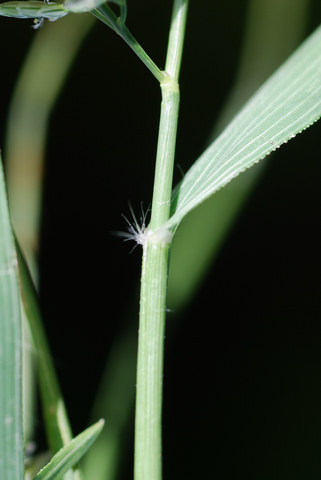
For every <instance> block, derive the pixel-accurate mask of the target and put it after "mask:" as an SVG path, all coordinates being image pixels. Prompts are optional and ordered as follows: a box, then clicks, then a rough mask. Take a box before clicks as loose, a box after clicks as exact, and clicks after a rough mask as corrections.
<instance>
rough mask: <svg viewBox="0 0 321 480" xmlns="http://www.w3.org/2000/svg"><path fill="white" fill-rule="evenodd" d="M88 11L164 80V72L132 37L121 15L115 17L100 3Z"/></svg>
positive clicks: (108, 8) (160, 79) (107, 7)
mask: <svg viewBox="0 0 321 480" xmlns="http://www.w3.org/2000/svg"><path fill="white" fill-rule="evenodd" d="M90 13H92V14H93V15H94V16H95V17H97V18H98V19H99V20H101V21H102V22H103V23H105V24H106V25H108V27H110V28H111V29H112V30H114V32H116V33H117V34H118V35H119V36H120V37H121V38H122V39H123V40H124V41H125V42H126V43H127V45H129V47H130V48H131V49H132V50H133V51H134V52H135V53H136V55H137V56H138V58H140V60H141V61H142V62H143V63H144V64H145V65H146V67H147V68H148V69H149V70H150V71H151V72H152V74H153V75H154V77H155V78H156V79H157V80H158V81H159V82H162V81H163V80H164V72H162V71H161V70H160V69H159V68H158V67H157V65H156V64H155V63H154V62H153V60H152V59H151V58H150V57H149V56H148V55H147V53H146V52H145V50H144V49H143V48H142V47H141V46H140V45H139V43H138V42H137V40H136V39H135V38H134V37H133V35H132V34H131V33H130V31H129V30H128V28H127V27H126V25H125V24H124V23H123V21H122V19H121V17H117V15H116V14H115V13H114V12H113V10H112V9H111V8H110V7H109V6H108V5H106V4H105V5H101V6H100V7H99V8H96V9H95V10H92V11H91V12H90Z"/></svg>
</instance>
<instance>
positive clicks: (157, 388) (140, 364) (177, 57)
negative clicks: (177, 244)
mask: <svg viewBox="0 0 321 480" xmlns="http://www.w3.org/2000/svg"><path fill="white" fill-rule="evenodd" d="M187 6H188V0H175V1H174V7H173V15H172V22H171V29H170V35H169V42H168V50H167V61H166V77H165V81H163V82H161V89H162V106H161V118H160V126H159V138H158V146H157V157H156V170H155V182H154V193H153V202H152V213H151V222H150V225H149V228H148V231H149V233H151V234H150V235H148V234H146V242H145V244H144V251H143V263H142V276H141V296H140V324H139V342H138V359H137V382H136V383H137V393H136V419H135V475H134V478H135V480H160V479H161V478H162V435H161V419H162V378H163V351H164V328H165V312H166V287H167V274H168V253H169V248H170V241H171V234H170V232H164V231H162V229H161V227H162V225H163V223H164V222H165V221H166V220H167V219H168V217H169V209H170V198H171V190H172V176H173V164H174V155H175V144H176V131H177V120H178V108H179V88H178V77H179V70H180V64H181V57H182V47H183V41H184V32H185V23H186V14H187Z"/></svg>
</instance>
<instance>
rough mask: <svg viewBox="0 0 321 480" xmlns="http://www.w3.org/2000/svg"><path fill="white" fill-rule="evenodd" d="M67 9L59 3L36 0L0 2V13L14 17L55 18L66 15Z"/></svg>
mask: <svg viewBox="0 0 321 480" xmlns="http://www.w3.org/2000/svg"><path fill="white" fill-rule="evenodd" d="M67 13H68V10H67V9H66V8H65V7H64V6H63V5H62V4H61V3H54V2H48V3H46V2H41V1H37V0H31V1H22V2H4V3H0V15H1V16H3V17H14V18H38V17H41V18H48V19H49V20H57V19H58V18H61V17H64V16H65V15H67Z"/></svg>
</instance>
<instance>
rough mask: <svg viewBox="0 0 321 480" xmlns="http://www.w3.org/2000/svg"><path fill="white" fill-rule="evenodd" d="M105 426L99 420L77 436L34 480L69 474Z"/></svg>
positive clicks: (47, 479)
mask: <svg viewBox="0 0 321 480" xmlns="http://www.w3.org/2000/svg"><path fill="white" fill-rule="evenodd" d="M103 426H104V420H99V421H98V422H97V423H95V424H94V425H92V426H91V427H89V428H87V429H86V430H84V431H83V432H82V433H80V434H79V435H77V437H75V438H74V439H73V440H72V441H71V442H70V443H68V444H67V445H66V446H65V447H63V448H62V449H61V450H59V452H57V453H56V455H54V456H53V457H52V459H51V460H50V462H49V463H47V465H46V466H45V467H43V468H42V469H41V470H40V471H39V472H38V473H37V475H35V477H34V478H33V480H53V479H54V478H56V477H57V476H58V475H62V474H64V473H65V472H67V471H68V470H69V469H70V468H72V467H73V466H74V465H75V464H76V463H77V462H78V461H79V460H80V458H81V457H82V456H83V455H84V454H85V453H86V451H87V450H88V448H89V447H90V446H91V444H92V443H93V442H94V441H95V440H96V438H97V437H98V435H99V434H100V432H101V430H102V428H103Z"/></svg>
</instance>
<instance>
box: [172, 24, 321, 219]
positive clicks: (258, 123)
mask: <svg viewBox="0 0 321 480" xmlns="http://www.w3.org/2000/svg"><path fill="white" fill-rule="evenodd" d="M320 116H321V27H319V28H318V29H317V30H316V31H315V32H314V33H313V34H312V35H311V36H310V37H309V38H308V39H307V40H306V41H305V42H304V43H303V44H302V45H301V47H299V49H297V51H296V52H295V53H294V54H293V55H292V56H291V57H290V58H289V59H288V60H287V61H286V62H285V63H284V64H283V65H282V66H281V67H280V68H279V69H278V70H277V71H276V73H275V74H274V75H272V76H271V77H270V79H268V80H267V82H265V84H263V86H262V87H261V88H260V89H259V90H258V92H257V93H256V94H255V95H254V96H253V97H252V99H250V100H249V102H248V103H247V104H246V105H245V107H244V108H243V109H242V110H241V111H240V113H239V114H238V115H237V116H236V117H235V118H234V120H233V121H232V122H231V123H230V124H229V125H228V127H227V128H226V129H225V130H224V131H223V133H222V134H221V135H220V136H219V137H218V138H217V139H216V140H215V141H214V142H213V143H212V144H211V145H210V146H209V148H208V149H207V150H205V152H204V153H203V154H202V155H201V156H200V158H199V159H198V160H197V161H196V162H195V164H194V165H193V166H192V167H191V168H190V170H189V171H188V172H187V174H186V176H185V177H184V179H183V181H182V182H181V184H180V185H178V187H177V188H176V190H175V191H174V193H173V198H172V216H171V217H170V219H169V220H168V221H167V222H166V224H165V226H166V227H167V228H174V227H175V226H176V225H178V224H179V223H180V221H181V220H182V218H183V217H184V216H185V215H186V214H187V213H188V212H189V211H191V210H192V209H193V208H195V207H196V206H197V205H199V204H200V203H202V202H203V201H204V200H205V199H206V198H208V197H210V196H211V195H212V194H213V193H215V192H216V191H217V190H218V189H220V188H222V187H223V186H224V185H226V184H227V183H228V182H229V181H231V180H232V179H233V178H235V177H236V176H237V175H239V174H240V173H241V172H242V171H244V170H246V169H247V168H249V167H251V166H252V165H254V164H255V163H257V162H258V161H260V160H261V159H263V158H264V157H265V156H267V155H269V154H270V153H271V152H272V151H274V150H276V149H277V148H278V147H279V146H281V145H282V144H283V143H286V142H287V141H288V140H290V139H291V138H294V137H295V135H296V134H298V133H300V132H302V131H303V130H305V129H306V128H308V127H309V126H311V125H312V124H313V123H314V122H315V121H317V120H318V119H319V118H320Z"/></svg>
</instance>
